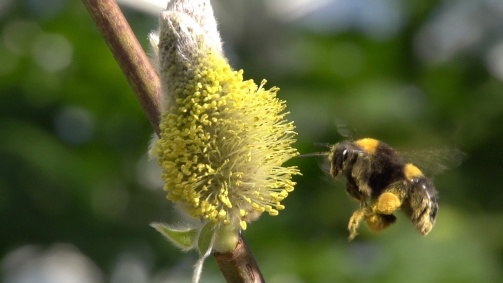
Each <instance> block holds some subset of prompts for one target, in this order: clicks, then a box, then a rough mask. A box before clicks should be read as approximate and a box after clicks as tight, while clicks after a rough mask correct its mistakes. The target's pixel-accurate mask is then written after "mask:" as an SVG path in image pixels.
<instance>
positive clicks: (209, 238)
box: [197, 221, 215, 256]
mask: <svg viewBox="0 0 503 283" xmlns="http://www.w3.org/2000/svg"><path fill="white" fill-rule="evenodd" d="M214 234H215V224H214V223H213V222H211V221H208V222H207V223H206V224H205V225H204V226H203V228H202V229H201V232H200V233H199V239H198V244H197V246H198V248H199V255H201V256H202V255H204V254H206V252H207V251H208V249H211V248H212V246H213V236H214Z"/></svg>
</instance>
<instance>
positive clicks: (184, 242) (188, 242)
mask: <svg viewBox="0 0 503 283" xmlns="http://www.w3.org/2000/svg"><path fill="white" fill-rule="evenodd" d="M150 226H152V227H153V228H154V229H155V230H157V231H159V233H161V234H162V235H163V236H164V237H165V238H166V239H168V240H169V241H170V242H171V243H172V244H173V245H175V246H176V247H178V248H180V249H182V250H183V251H189V250H191V249H193V248H195V243H196V239H197V236H198V229H197V228H190V227H187V228H180V227H173V226H169V225H167V224H164V223H158V222H154V223H152V224H150Z"/></svg>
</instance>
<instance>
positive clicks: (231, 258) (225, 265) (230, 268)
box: [213, 235, 265, 283]
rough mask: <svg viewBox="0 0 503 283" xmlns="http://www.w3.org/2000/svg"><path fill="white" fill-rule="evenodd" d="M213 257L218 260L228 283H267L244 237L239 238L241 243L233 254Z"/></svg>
mask: <svg viewBox="0 0 503 283" xmlns="http://www.w3.org/2000/svg"><path fill="white" fill-rule="evenodd" d="M213 256H214V257H215V259H216V260H217V263H218V268H220V271H221V272H222V274H223V275H224V277H225V280H226V281H227V282H233V283H261V282H265V281H264V277H262V274H261V273H260V270H259V269H258V265H257V262H255V258H253V254H252V253H251V251H250V249H249V248H248V245H247V244H246V242H245V239H244V237H243V235H241V237H240V238H239V242H238V244H237V246H236V248H235V249H234V251H233V252H232V253H226V254H221V253H214V254H213Z"/></svg>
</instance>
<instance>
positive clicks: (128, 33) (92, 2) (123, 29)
mask: <svg viewBox="0 0 503 283" xmlns="http://www.w3.org/2000/svg"><path fill="white" fill-rule="evenodd" d="M82 2H83V3H84V6H86V8H87V10H88V12H89V14H90V15H91V17H92V18H93V20H94V22H95V23H96V26H98V29H99V30H100V32H101V35H102V36H103V38H104V39H105V41H106V43H107V44H108V47H109V48H110V50H111V51H112V54H113V56H114V57H115V60H116V61H117V62H118V63H119V66H120V68H121V69H122V72H123V73H124V75H125V76H126V78H127V80H128V82H129V84H130V85H131V87H132V88H133V91H134V93H135V95H136V97H137V98H138V100H139V101H140V104H141V106H142V107H143V110H145V113H146V115H147V117H148V120H149V121H150V124H151V125H152V128H154V130H155V132H156V133H157V134H159V121H160V120H161V115H160V111H159V110H160V95H161V84H160V82H159V77H158V76H157V74H156V72H155V71H154V69H153V67H152V65H151V64H150V60H149V59H148V57H147V55H145V52H144V51H143V49H142V47H141V45H140V43H138V40H136V37H135V36H134V33H133V31H132V30H131V28H130V27H129V24H128V22H127V21H126V19H125V18H124V15H123V14H122V12H121V10H120V9H119V7H118V6H117V4H116V3H115V1H113V0H82Z"/></svg>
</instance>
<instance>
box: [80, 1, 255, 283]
mask: <svg viewBox="0 0 503 283" xmlns="http://www.w3.org/2000/svg"><path fill="white" fill-rule="evenodd" d="M82 2H83V3H84V6H86V8H87V10H88V12H89V14H90V15H91V17H92V19H93V21H94V22H95V24H96V26H97V27H98V29H99V31H100V32H101V35H102V36H103V38H104V39H105V41H106V43H107V44H108V47H109V48H110V50H111V51H112V54H113V56H114V58H115V60H116V61H117V62H118V63H119V66H120V68H121V69H122V72H123V73H124V75H125V76H126V78H127V80H128V82H129V84H130V85H131V87H132V89H133V91H134V94H135V95H136V97H137V98H138V100H139V101H140V104H141V106H142V107H143V110H144V111H145V114H146V115H147V118H148V119H149V121H150V124H151V125H152V127H153V128H154V130H155V132H156V133H157V134H159V121H160V97H161V84H160V81H159V78H158V76H157V74H156V72H155V70H154V69H153V67H152V65H151V64H150V61H149V59H148V58H147V56H146V54H145V52H144V50H143V49H142V47H141V45H140V44H139V43H138V40H137V39H136V37H135V35H134V33H133V32H132V30H131V28H130V26H129V24H128V22H127V21H126V19H125V18H124V15H123V14H122V12H121V11H120V9H119V7H118V6H117V4H116V2H115V0H82ZM214 258H215V259H216V261H217V263H218V266H219V268H220V271H221V272H222V274H223V276H224V278H225V279H226V280H227V282H232V283H234V282H242V283H260V282H264V278H263V277H262V274H261V272H260V269H259V267H258V265H257V263H256V261H255V259H254V258H253V255H252V253H251V251H250V249H249V247H248V245H247V244H246V242H245V241H244V238H243V236H242V235H241V236H240V240H239V242H238V244H237V246H236V248H235V249H234V251H232V252H230V253H225V254H219V253H215V254H214Z"/></svg>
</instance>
